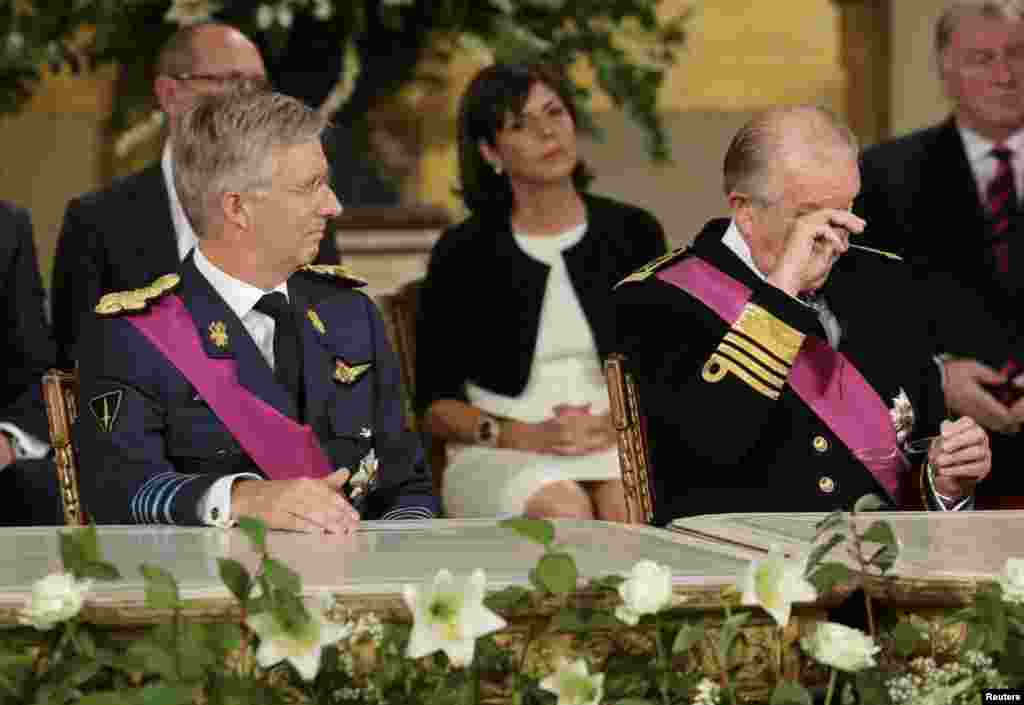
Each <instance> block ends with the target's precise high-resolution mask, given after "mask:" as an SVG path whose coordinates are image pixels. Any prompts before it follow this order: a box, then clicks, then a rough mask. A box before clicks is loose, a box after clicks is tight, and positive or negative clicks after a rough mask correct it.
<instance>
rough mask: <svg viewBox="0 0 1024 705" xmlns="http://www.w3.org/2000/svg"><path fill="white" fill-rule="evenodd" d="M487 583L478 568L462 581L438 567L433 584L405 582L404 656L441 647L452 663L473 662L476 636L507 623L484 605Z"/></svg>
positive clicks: (427, 652)
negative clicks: (408, 617) (408, 623)
mask: <svg viewBox="0 0 1024 705" xmlns="http://www.w3.org/2000/svg"><path fill="white" fill-rule="evenodd" d="M486 585H487V577H486V576H485V575H484V571H482V570H480V569H477V570H475V571H473V574H472V575H470V576H469V577H468V578H467V579H466V580H465V581H461V584H459V583H457V582H456V581H455V579H454V578H453V577H452V574H451V573H450V572H449V571H447V570H440V571H438V573H437V575H436V576H434V581H433V583H432V584H424V585H421V586H419V587H416V586H413V585H406V586H405V588H404V589H403V590H402V598H403V599H404V600H405V604H406V606H407V607H408V608H409V611H410V612H412V614H413V625H412V634H410V636H409V646H408V648H407V649H406V656H408V657H409V658H419V657H421V656H426V655H427V654H432V653H434V652H435V651H437V650H442V651H444V652H445V653H446V654H448V659H449V660H450V661H451V662H452V665H454V666H460V667H461V666H465V665H467V664H469V663H472V661H473V653H474V651H475V650H476V639H477V637H480V636H484V635H485V634H490V633H491V632H496V631H498V630H499V629H503V628H504V627H505V625H506V622H505V620H504V619H502V618H501V617H499V616H498V615H497V614H495V613H494V612H492V611H491V610H489V609H487V608H486V607H484V604H483V600H484V593H485V590H486Z"/></svg>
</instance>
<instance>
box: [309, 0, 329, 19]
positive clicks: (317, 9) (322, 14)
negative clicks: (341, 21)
mask: <svg viewBox="0 0 1024 705" xmlns="http://www.w3.org/2000/svg"><path fill="white" fill-rule="evenodd" d="M333 14H334V8H333V7H332V6H331V2H330V0H314V2H313V17H315V18H316V19H318V20H320V21H321V22H326V21H327V20H329V19H331V15H333Z"/></svg>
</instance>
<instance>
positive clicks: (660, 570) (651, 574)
mask: <svg viewBox="0 0 1024 705" xmlns="http://www.w3.org/2000/svg"><path fill="white" fill-rule="evenodd" d="M619 595H620V596H621V597H622V603H623V604H622V605H621V606H619V607H616V608H615V616H616V617H618V618H619V619H620V620H622V621H623V622H625V623H626V624H630V625H635V624H636V623H637V622H639V621H640V617H642V616H643V615H645V614H655V613H656V612H659V611H661V610H663V609H665V608H666V607H668V606H669V604H670V603H671V602H672V569H671V568H669V567H668V566H663V565H658V564H657V563H655V562H654V561H647V560H644V561H640V562H639V563H637V564H636V565H634V566H633V571H632V572H631V573H630V574H629V577H628V578H627V579H626V581H625V582H624V583H622V584H621V585H619Z"/></svg>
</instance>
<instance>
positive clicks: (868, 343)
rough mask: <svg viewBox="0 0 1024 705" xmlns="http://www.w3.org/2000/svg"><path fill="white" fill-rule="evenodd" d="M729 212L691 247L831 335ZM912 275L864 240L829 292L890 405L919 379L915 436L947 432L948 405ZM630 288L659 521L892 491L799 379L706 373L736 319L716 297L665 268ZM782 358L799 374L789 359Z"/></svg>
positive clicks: (870, 377)
mask: <svg viewBox="0 0 1024 705" xmlns="http://www.w3.org/2000/svg"><path fill="white" fill-rule="evenodd" d="M726 225H727V221H724V220H720V221H712V222H711V223H709V224H708V225H707V226H706V227H705V229H704V231H703V232H702V233H701V234H700V235H699V236H698V238H697V240H696V241H695V243H694V245H693V247H692V248H691V249H689V250H688V251H687V252H686V253H685V254H682V253H681V254H680V256H679V257H685V256H690V255H696V256H700V257H701V258H703V259H704V260H705V261H707V262H708V263H710V264H711V265H713V266H715V267H718V268H719V269H721V270H722V271H723V272H725V273H726V274H728V275H729V276H731V277H733V278H734V279H737V280H739V281H740V282H741V283H743V284H744V285H746V286H747V287H749V288H750V289H751V291H752V292H753V295H752V298H751V303H752V304H756V305H758V306H760V307H761V308H763V309H764V310H766V311H767V312H768V313H770V314H772V315H773V316H774V317H775V318H776V319H778V322H779V323H778V326H777V328H773V329H772V330H776V329H791V330H794V331H799V332H800V333H803V334H805V335H818V336H819V337H822V338H823V337H824V336H825V333H824V330H822V329H821V328H820V324H819V323H818V319H817V316H816V314H815V313H814V312H813V311H812V310H811V309H810V308H808V307H806V306H804V305H803V304H801V303H800V302H798V301H797V300H796V299H793V298H792V297H789V296H787V295H786V294H785V293H783V292H782V291H780V290H779V289H776V288H775V287H773V286H771V285H769V284H767V283H765V282H764V281H762V280H761V279H759V278H758V277H757V275H756V274H755V273H754V272H753V271H751V269H750V268H749V267H747V266H746V265H745V264H744V263H743V262H742V261H741V260H740V259H739V258H738V257H736V255H735V254H733V252H732V251H731V250H729V249H728V248H727V247H726V246H725V245H723V244H722V241H721V240H722V235H723V234H724V233H725V227H726ZM679 257H677V258H675V259H674V260H672V261H673V262H674V261H677V260H678V259H679ZM669 264H671V262H665V263H663V264H662V265H661V266H669ZM908 286H909V280H908V278H907V276H906V272H905V268H904V267H903V266H901V265H900V264H899V263H897V262H895V261H893V260H889V259H886V258H884V257H882V256H879V255H875V254H870V253H864V252H861V251H857V250H850V251H849V252H848V253H847V254H846V255H844V256H843V257H842V258H841V259H840V260H839V262H837V263H836V265H835V267H834V268H833V270H832V273H831V275H830V276H829V278H828V281H827V282H826V284H825V286H824V287H822V294H823V295H824V297H825V299H826V301H827V303H828V305H829V308H830V309H831V310H832V312H833V313H834V314H835V315H836V317H837V318H838V320H839V323H840V326H841V328H842V331H843V334H842V338H841V340H840V345H839V350H840V352H842V353H843V354H844V355H845V356H846V357H847V358H848V359H849V360H850V362H851V363H853V364H854V365H855V366H856V368H857V369H858V370H859V371H860V372H861V374H862V375H863V376H864V377H865V379H866V380H867V381H868V383H869V384H870V385H871V386H872V387H873V388H874V389H875V391H876V392H877V393H878V395H879V396H880V397H881V399H882V401H883V402H884V403H885V404H886V406H888V407H890V408H891V407H892V406H893V398H894V397H896V396H897V395H898V394H899V391H900V390H901V389H902V390H904V391H905V392H906V394H907V396H908V397H909V399H910V401H911V404H912V406H913V408H914V412H915V416H916V423H915V425H914V428H913V434H912V437H923V436H927V435H932V434H934V433H937V432H938V424H939V422H940V421H941V419H942V417H943V414H944V411H945V407H944V402H943V398H942V391H941V389H940V385H939V374H938V369H937V368H936V367H935V365H934V364H933V363H932V361H931V360H930V359H929V357H928V354H927V351H926V349H924V348H923V346H922V344H921V343H922V338H923V337H924V336H922V335H918V334H916V332H915V330H914V328H913V326H914V319H911V321H910V322H909V324H908V323H907V321H906V316H905V313H906V312H905V311H904V310H903V308H902V306H901V305H900V302H901V301H902V299H901V296H903V295H904V293H905V290H906V289H907V288H908ZM616 302H617V304H618V319H619V331H620V334H619V348H618V349H619V350H621V351H622V352H623V353H625V354H626V355H627V357H628V361H629V367H630V369H631V370H632V371H633V374H634V375H635V378H636V380H637V383H638V387H639V394H640V405H641V408H642V410H643V412H644V415H645V417H646V421H647V436H648V440H649V442H650V451H651V460H652V466H653V472H652V475H653V478H652V479H653V486H654V523H655V524H665V523H668V522H670V521H671V520H672V519H674V518H676V517H680V516H688V515H695V514H715V513H723V512H766V511H778V512H785V511H788V512H829V511H833V510H836V509H846V510H848V509H850V508H851V507H852V506H853V504H854V503H855V502H856V501H857V499H859V498H860V497H861V496H863V495H865V494H869V493H872V494H876V495H878V496H879V497H885V496H886V495H885V491H884V490H883V489H882V487H881V486H880V485H879V483H878V482H877V481H876V480H875V478H874V476H873V475H872V474H871V473H870V472H869V471H868V469H867V468H866V467H865V466H864V465H863V464H862V463H861V462H860V461H859V460H858V459H857V458H856V457H855V455H854V453H853V450H852V449H850V448H847V447H846V446H845V445H844V444H843V442H842V441H841V440H840V439H839V437H838V436H836V435H835V434H834V433H833V432H832V431H831V430H830V429H829V427H828V426H826V425H825V424H824V422H822V421H821V419H819V418H818V416H817V415H815V414H814V413H813V412H812V411H811V410H810V408H809V407H808V406H807V405H806V404H805V403H804V402H803V401H802V400H801V398H800V397H799V396H797V394H796V393H795V392H793V390H792V388H791V387H790V386H789V384H788V383H783V386H782V388H781V394H779V395H778V397H777V398H775V399H773V398H771V397H770V396H768V395H766V394H764V393H763V392H762V391H759V390H758V389H756V388H755V387H754V386H753V385H751V384H749V383H748V382H746V381H744V380H742V379H741V377H740V376H738V375H736V374H733V373H727V374H725V375H724V376H723V377H721V378H719V379H710V380H709V379H705V377H704V375H703V369H704V367H705V363H707V362H708V361H709V359H710V357H711V355H712V354H713V353H715V352H716V351H717V350H718V348H719V345H720V344H721V343H722V341H723V339H724V338H725V336H726V334H727V333H730V332H731V331H733V329H732V328H730V327H729V326H728V325H726V323H725V322H724V321H723V320H722V319H721V318H720V317H719V316H718V315H717V314H716V313H714V312H713V311H712V310H711V309H709V308H707V307H706V306H705V305H704V304H703V303H701V302H700V301H698V300H697V299H695V298H693V297H691V296H690V295H689V294H688V293H686V292H684V291H683V290H682V289H679V288H677V287H675V286H673V285H671V284H668V283H666V282H663V281H661V280H660V279H657V278H656V277H655V276H649V277H648V278H646V279H644V280H643V281H641V282H627V283H624V284H623V285H622V286H620V287H619V288H618V289H617V290H616ZM766 327H767V326H766ZM734 328H735V326H734ZM739 330H740V332H738V333H736V335H739V336H740V337H743V338H746V337H747V336H745V335H744V334H743V332H742V329H739ZM754 347H758V346H756V345H755V346H754ZM766 349H770V348H766ZM761 355H764V353H761ZM766 357H767V356H766ZM781 362H783V361H782V360H781V358H779V362H777V363H775V364H776V366H778V365H779V363H781ZM782 370H785V371H784V372H783V371H782ZM776 372H777V374H779V375H780V376H781V377H782V378H783V379H788V374H789V372H788V366H786V365H783V366H782V367H780V368H779V369H777V370H776ZM849 413H851V414H854V415H855V414H856V413H857V410H856V409H850V410H849Z"/></svg>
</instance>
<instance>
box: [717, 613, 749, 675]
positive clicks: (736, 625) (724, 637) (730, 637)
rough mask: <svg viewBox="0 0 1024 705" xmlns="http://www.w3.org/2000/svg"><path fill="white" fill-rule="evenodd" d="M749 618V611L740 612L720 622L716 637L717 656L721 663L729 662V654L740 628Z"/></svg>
mask: <svg viewBox="0 0 1024 705" xmlns="http://www.w3.org/2000/svg"><path fill="white" fill-rule="evenodd" d="M748 619H750V612H741V613H739V614H734V615H732V616H731V617H728V618H726V620H725V621H724V622H722V633H721V634H720V635H719V637H718V656H719V658H720V659H721V662H722V663H723V664H727V663H729V654H730V653H731V652H732V647H733V644H734V643H735V642H736V637H738V636H739V634H740V628H741V627H743V625H744V624H746V623H747V620H748Z"/></svg>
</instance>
